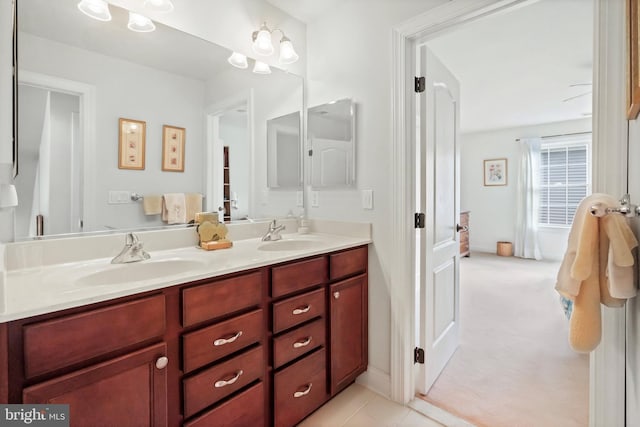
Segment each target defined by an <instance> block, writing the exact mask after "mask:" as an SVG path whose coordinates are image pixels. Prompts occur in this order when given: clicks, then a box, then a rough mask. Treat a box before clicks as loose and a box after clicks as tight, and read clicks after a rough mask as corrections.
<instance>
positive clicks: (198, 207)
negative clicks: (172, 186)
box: [184, 193, 202, 222]
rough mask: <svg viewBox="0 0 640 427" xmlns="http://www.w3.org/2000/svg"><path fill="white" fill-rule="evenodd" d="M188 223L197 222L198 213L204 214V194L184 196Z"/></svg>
mask: <svg viewBox="0 0 640 427" xmlns="http://www.w3.org/2000/svg"><path fill="white" fill-rule="evenodd" d="M184 200H185V205H186V216H187V222H191V221H195V219H196V213H198V212H202V194H200V193H187V194H185V195H184Z"/></svg>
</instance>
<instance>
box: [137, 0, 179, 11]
mask: <svg viewBox="0 0 640 427" xmlns="http://www.w3.org/2000/svg"><path fill="white" fill-rule="evenodd" d="M144 7H146V8H147V9H149V10H151V11H153V12H171V11H172V10H173V3H171V0H145V2H144Z"/></svg>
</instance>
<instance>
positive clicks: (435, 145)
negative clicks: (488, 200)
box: [415, 45, 460, 394]
mask: <svg viewBox="0 0 640 427" xmlns="http://www.w3.org/2000/svg"><path fill="white" fill-rule="evenodd" d="M417 49H418V51H417V52H416V53H417V64H418V69H419V75H420V76H424V77H425V83H426V85H425V90H424V92H422V93H416V95H415V96H416V107H417V113H418V114H417V117H416V119H417V121H418V123H417V138H416V141H417V142H416V157H417V160H418V161H419V164H418V168H417V173H416V181H417V182H416V189H417V191H416V198H417V200H416V206H418V207H419V211H420V212H424V213H425V215H426V221H425V228H423V229H417V230H416V254H417V256H416V276H417V278H418V282H419V294H417V295H419V299H420V319H418V321H419V322H420V324H419V325H418V330H419V331H420V332H419V334H418V340H419V343H418V347H421V348H422V349H424V353H425V361H424V362H425V363H424V365H416V366H418V370H419V372H418V381H417V386H418V390H417V391H418V392H420V393H425V394H426V393H427V392H428V391H429V389H430V388H431V386H432V385H433V383H434V382H435V380H436V379H437V378H438V376H439V375H440V373H441V372H442V370H443V369H444V367H445V365H446V364H447V362H448V361H449V359H450V358H451V356H452V355H453V353H454V352H455V350H456V348H457V347H458V335H459V299H460V298H459V266H460V251H459V247H460V245H459V237H458V231H457V225H458V217H459V212H460V207H459V179H458V177H459V170H458V165H459V161H458V157H459V156H458V117H459V114H458V113H459V88H458V82H457V80H456V79H455V77H454V76H453V75H452V74H451V73H450V72H449V70H447V69H446V68H445V66H444V65H443V64H442V63H441V62H440V61H439V60H438V58H436V57H435V56H434V55H433V53H431V52H430V51H429V50H428V49H427V47H426V46H424V45H423V46H419V47H418V48H417Z"/></svg>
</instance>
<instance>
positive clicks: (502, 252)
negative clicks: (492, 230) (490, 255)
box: [496, 242, 513, 256]
mask: <svg viewBox="0 0 640 427" xmlns="http://www.w3.org/2000/svg"><path fill="white" fill-rule="evenodd" d="M496 252H497V253H498V255H499V256H512V255H513V244H512V243H511V242H498V247H497V249H496Z"/></svg>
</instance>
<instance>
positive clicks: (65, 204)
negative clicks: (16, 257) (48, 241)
mask: <svg viewBox="0 0 640 427" xmlns="http://www.w3.org/2000/svg"><path fill="white" fill-rule="evenodd" d="M18 91H19V96H20V99H21V100H22V102H20V104H19V111H18V115H19V117H20V121H19V128H18V132H19V133H20V146H19V150H20V153H19V156H20V162H21V173H20V174H19V175H18V176H17V177H16V182H15V184H16V187H17V191H18V193H19V194H29V195H31V197H29V198H21V199H20V204H19V205H18V207H17V210H16V235H17V236H36V235H37V227H36V217H37V216H38V215H42V217H43V219H44V229H45V233H46V234H60V233H74V232H79V231H82V200H81V194H82V191H81V188H80V187H81V182H82V179H81V170H80V168H81V159H82V142H81V141H80V132H79V114H80V113H79V111H80V97H79V96H77V95H71V94H67V93H62V92H57V91H53V90H49V89H45V88H41V87H36V86H31V85H26V84H20V85H19V86H18ZM27 124H28V125H27ZM60 165H64V167H60Z"/></svg>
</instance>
